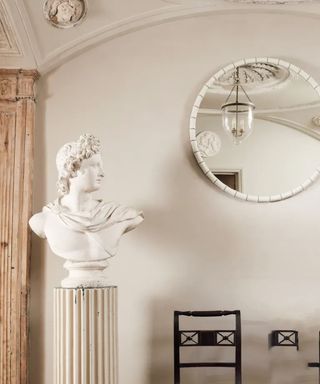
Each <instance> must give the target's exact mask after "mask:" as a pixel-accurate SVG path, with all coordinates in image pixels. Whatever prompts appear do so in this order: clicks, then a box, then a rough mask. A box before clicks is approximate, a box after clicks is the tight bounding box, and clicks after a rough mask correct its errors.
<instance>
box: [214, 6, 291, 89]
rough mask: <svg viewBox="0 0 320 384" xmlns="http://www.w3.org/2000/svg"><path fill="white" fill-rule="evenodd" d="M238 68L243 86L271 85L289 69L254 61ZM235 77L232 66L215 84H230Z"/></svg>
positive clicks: (280, 79) (286, 73)
mask: <svg viewBox="0 0 320 384" xmlns="http://www.w3.org/2000/svg"><path fill="white" fill-rule="evenodd" d="M231 1H234V0H231ZM240 1H241V0H240ZM244 1H246V0H244ZM238 68H239V81H240V84H243V85H245V86H254V87H257V86H258V87H273V86H275V85H278V84H280V83H283V82H285V81H286V80H287V79H288V78H289V76H290V71H289V70H288V69H287V68H284V67H282V66H280V65H277V64H273V63H266V62H256V63H249V64H244V65H241V66H239V67H238ZM235 78H236V70H235V68H232V69H230V70H229V71H227V72H225V73H223V74H222V75H221V76H220V77H219V79H218V80H217V81H216V82H215V84H217V85H220V86H223V87H224V86H230V85H233V84H234V83H235Z"/></svg>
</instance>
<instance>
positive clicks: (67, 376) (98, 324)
mask: <svg viewBox="0 0 320 384" xmlns="http://www.w3.org/2000/svg"><path fill="white" fill-rule="evenodd" d="M54 343H55V344H54V360H55V367H54V372H55V378H54V384H118V340H117V287H104V288H84V289H81V288H55V289H54Z"/></svg>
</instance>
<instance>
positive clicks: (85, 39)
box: [0, 0, 320, 73]
mask: <svg viewBox="0 0 320 384" xmlns="http://www.w3.org/2000/svg"><path fill="white" fill-rule="evenodd" d="M252 1H255V2H257V1H258V2H259V1H262V2H264V3H266V2H268V1H269V2H270V1H271V2H273V3H274V2H275V1H277V0H245V1H244V0H232V1H231V0H87V2H88V12H87V16H86V18H85V20H84V21H83V22H82V23H81V24H79V25H78V26H76V27H74V28H70V29H58V28H54V27H53V26H51V25H50V24H49V23H48V22H47V21H46V19H45V18H44V16H43V3H44V0H0V67H2V68H3V67H9V68H10V67H20V68H37V69H38V70H39V71H40V72H42V73H45V72H48V71H50V70H51V69H54V68H55V67H57V66H59V65H61V64H62V63H63V62H65V61H66V60H68V59H69V58H71V57H72V56H73V55H74V54H76V53H78V52H80V51H81V50H84V49H86V48H88V47H90V46H92V45H93V44H97V43H98V42H100V41H103V40H107V39H113V38H116V37H117V36H121V35H122V34H124V33H129V32H131V31H134V30H137V29H140V28H144V27H147V26H150V25H153V24H157V23H161V22H164V21H167V20H170V19H176V18H179V17H186V16H191V15H194V14H205V13H213V12H218V11H219V12H221V11H225V12H232V13H235V12H243V11H244V10H245V11H246V12H257V10H260V11H265V12H286V13H293V14H297V13H299V14H300V13H301V14H309V15H310V17H319V22H320V0H313V1H312V0H306V1H305V2H304V3H303V4H301V3H297V1H301V0H286V3H287V4H284V5H279V4H271V3H268V4H251V3H250V4H247V2H252ZM281 1H282V0H281Z"/></svg>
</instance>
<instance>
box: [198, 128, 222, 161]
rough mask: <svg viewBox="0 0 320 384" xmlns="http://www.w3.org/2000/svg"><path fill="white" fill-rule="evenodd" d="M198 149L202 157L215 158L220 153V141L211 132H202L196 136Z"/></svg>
mask: <svg viewBox="0 0 320 384" xmlns="http://www.w3.org/2000/svg"><path fill="white" fill-rule="evenodd" d="M197 144H198V149H199V151H200V153H201V156H202V157H211V156H215V155H217V154H218V153H219V152H220V149H221V139H220V137H219V136H218V135H217V134H216V133H215V132H211V131H202V132H200V133H198V134H197Z"/></svg>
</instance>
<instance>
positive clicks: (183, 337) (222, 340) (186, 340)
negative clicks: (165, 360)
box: [174, 310, 241, 384]
mask: <svg viewBox="0 0 320 384" xmlns="http://www.w3.org/2000/svg"><path fill="white" fill-rule="evenodd" d="M231 315H233V316H235V329H232V330H181V329H180V324H179V318H180V316H193V317H218V316H231ZM190 346H193V347H195V346H199V347H204V346H215V347H226V346H228V347H234V348H235V359H234V361H232V362H205V363H201V362H191V363H190V362H188V363H183V362H181V361H180V348H184V347H190ZM192 367H224V368H234V369H235V384H241V317H240V311H239V310H236V311H193V312H180V311H174V384H180V369H181V368H192Z"/></svg>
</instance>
